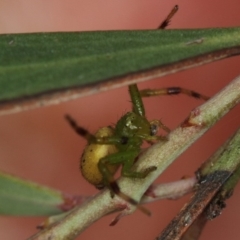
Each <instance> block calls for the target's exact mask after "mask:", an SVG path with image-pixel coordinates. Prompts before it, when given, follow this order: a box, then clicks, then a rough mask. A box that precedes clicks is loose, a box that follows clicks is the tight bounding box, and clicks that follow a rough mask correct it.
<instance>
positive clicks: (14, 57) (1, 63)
mask: <svg viewBox="0 0 240 240" xmlns="http://www.w3.org/2000/svg"><path fill="white" fill-rule="evenodd" d="M232 47H235V48H236V49H235V51H232V52H231V51H227V50H226V51H225V52H220V53H219V52H218V53H217V56H216V51H219V50H224V49H226V48H232ZM0 49H1V51H0V103H2V104H4V103H6V102H8V101H12V100H18V101H19V100H21V99H22V100H24V99H25V100H26V99H29V98H30V99H32V98H34V97H39V96H42V95H43V94H45V95H46V94H47V95H49V94H50V96H51V97H52V94H53V93H55V92H57V93H59V92H62V91H65V93H66V92H67V90H69V89H76V88H77V89H83V90H82V91H84V94H86V92H91V91H96V89H97V90H99V89H103V88H104V87H106V86H105V85H109V81H111V84H116V85H119V81H118V80H120V81H121V82H122V84H125V85H126V84H129V83H131V81H135V82H136V81H140V80H141V81H142V80H146V79H150V78H154V77H157V76H162V75H166V74H169V73H173V72H176V71H179V70H182V69H186V68H189V67H192V66H196V65H199V64H203V63H204V61H205V63H206V62H211V61H214V60H217V59H221V58H223V57H228V56H231V55H234V54H239V53H240V28H239V27H237V28H216V29H198V30H164V31H162V30H150V31H149V30H148V31H102V32H75V33H34V34H7V35H1V36H0ZM209 53H212V54H209ZM223 53H224V54H223ZM204 54H205V55H204ZM214 54H215V55H214ZM199 55H201V56H203V55H204V56H205V57H204V58H203V59H202V58H201V59H199V58H197V56H199ZM186 59H190V60H189V61H187V62H184V60H186ZM174 64H175V65H174ZM166 66H167V67H166ZM171 66H172V67H171ZM156 68H157V69H158V72H156V71H155V72H151V71H150V72H148V71H149V70H153V71H154V70H155V69H156ZM147 72H148V73H147ZM134 73H135V75H134ZM136 73H137V75H136ZM113 80H114V81H113ZM104 84H105V85H104ZM94 87H95V88H94ZM91 88H92V89H91ZM78 96H79V95H78ZM65 100H66V99H65ZM42 104H45V103H42Z"/></svg>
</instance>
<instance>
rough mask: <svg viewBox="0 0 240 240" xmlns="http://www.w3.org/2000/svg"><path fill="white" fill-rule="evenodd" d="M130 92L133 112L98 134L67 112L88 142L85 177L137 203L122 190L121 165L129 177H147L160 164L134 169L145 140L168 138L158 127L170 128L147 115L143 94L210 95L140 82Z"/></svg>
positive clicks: (90, 181)
mask: <svg viewBox="0 0 240 240" xmlns="http://www.w3.org/2000/svg"><path fill="white" fill-rule="evenodd" d="M129 93H130V97H131V102H132V111H131V112H127V113H126V114H125V115H123V116H122V117H121V118H120V119H119V120H118V121H117V123H116V125H115V126H114V127H103V128H100V129H99V130H98V131H97V133H96V134H95V135H93V134H91V133H89V132H88V131H87V130H86V129H84V128H82V127H80V126H78V125H77V124H76V122H75V121H74V120H73V119H72V118H71V117H70V116H69V115H66V119H67V120H68V122H69V123H70V125H71V126H72V127H73V129H74V130H75V131H76V132H77V134H79V135H81V136H82V137H84V138H85V139H86V140H87V141H88V145H87V146H86V148H85V150H84V152H83V154H82V157H81V163H80V170H81V172H82V175H83V177H84V178H85V179H86V180H87V181H88V182H89V183H91V184H93V185H94V186H96V187H97V188H98V189H102V188H104V187H107V188H108V189H109V190H110V192H111V196H112V197H113V196H114V195H115V194H116V195H118V196H120V197H122V198H123V199H125V200H126V201H128V202H130V203H131V204H134V205H137V202H136V201H135V200H134V199H132V198H131V197H129V196H127V195H125V194H124V193H122V192H121V191H120V189H119V187H118V184H117V182H116V181H115V179H114V174H115V172H116V171H117V169H118V168H119V167H120V166H122V169H121V176H124V177H129V178H145V177H146V176H147V175H148V174H150V173H151V172H152V171H154V170H156V169H157V167H156V166H151V167H148V168H146V169H144V170H143V171H133V170H132V166H133V164H134V162H135V160H136V159H137V157H138V155H139V154H140V152H141V146H142V144H143V142H144V141H146V142H147V143H152V142H155V141H166V140H167V139H166V137H164V136H158V135H157V133H158V129H159V128H162V129H163V130H165V131H166V132H169V131H170V130H169V129H168V128H167V127H166V126H165V125H164V124H163V123H162V122H161V121H160V120H152V121H149V120H148V119H147V118H146V116H145V109H144V105H143V102H142V97H151V96H158V95H173V94H179V93H183V94H186V95H189V96H191V97H195V98H202V99H204V100H207V99H208V97H206V96H204V95H201V94H199V93H197V92H194V91H191V90H187V89H182V88H179V87H170V88H163V89H157V90H151V89H145V90H142V91H139V90H138V87H137V85H136V84H133V85H130V86H129Z"/></svg>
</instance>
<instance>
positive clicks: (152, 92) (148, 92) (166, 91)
mask: <svg viewBox="0 0 240 240" xmlns="http://www.w3.org/2000/svg"><path fill="white" fill-rule="evenodd" d="M139 93H140V96H141V97H154V96H164V95H177V94H185V95H187V96H189V97H194V98H197V99H203V100H208V99H210V98H209V97H208V96H205V95H203V94H201V93H198V92H195V91H192V90H189V89H186V88H180V87H168V88H160V89H143V90H140V91H139Z"/></svg>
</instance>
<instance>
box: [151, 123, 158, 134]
mask: <svg viewBox="0 0 240 240" xmlns="http://www.w3.org/2000/svg"><path fill="white" fill-rule="evenodd" d="M157 132H158V125H156V124H152V125H150V135H151V136H155V135H156V134H157Z"/></svg>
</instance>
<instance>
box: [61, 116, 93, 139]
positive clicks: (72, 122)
mask: <svg viewBox="0 0 240 240" xmlns="http://www.w3.org/2000/svg"><path fill="white" fill-rule="evenodd" d="M65 118H66V120H67V121H68V123H69V124H70V126H71V127H72V128H73V129H74V131H75V132H76V133H77V134H78V135H80V136H82V137H83V138H85V139H86V140H87V141H90V140H91V139H94V138H95V137H94V135H92V134H91V133H90V132H89V131H88V130H87V129H85V128H83V127H80V126H78V124H77V122H76V121H75V120H74V119H73V118H72V117H71V116H69V115H65Z"/></svg>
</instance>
